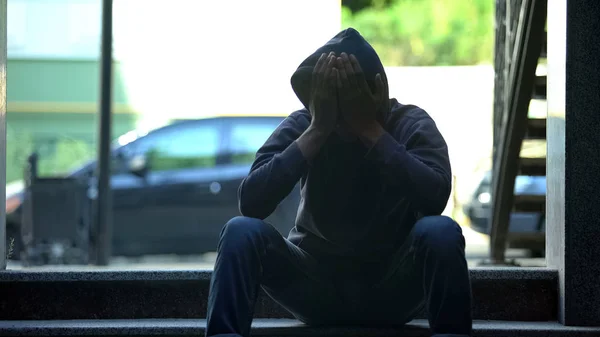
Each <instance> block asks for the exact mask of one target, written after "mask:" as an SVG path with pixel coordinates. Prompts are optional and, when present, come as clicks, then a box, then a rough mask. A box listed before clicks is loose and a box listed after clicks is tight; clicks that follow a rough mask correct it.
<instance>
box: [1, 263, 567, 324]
mask: <svg viewBox="0 0 600 337" xmlns="http://www.w3.org/2000/svg"><path fill="white" fill-rule="evenodd" d="M557 274H558V273H557V271H556V270H550V269H545V268H539V269H537V268H532V269H524V268H502V269H498V268H477V269H472V270H471V281H472V282H471V283H472V290H473V297H474V301H473V317H474V318H475V319H492V320H506V321H556V320H557V305H558V290H557V289H558V276H557ZM210 276H211V272H210V271H202V270H196V271H193V270H190V271H59V272H49V271H4V272H0V298H1V299H2V301H0V320H50V319H51V320H61V319H62V320H67V319H150V318H153V319H163V318H184V319H194V318H203V317H206V301H207V298H208V286H209V281H210ZM255 317H257V318H292V317H291V315H290V314H289V313H288V312H287V311H286V310H284V309H283V308H281V307H280V306H279V305H278V304H277V303H275V302H274V301H273V300H271V299H270V298H269V297H268V296H266V295H265V294H264V293H263V294H261V296H260V297H259V299H258V303H257V307H256V311H255ZM425 317H426V315H425V314H422V315H421V316H420V318H425Z"/></svg>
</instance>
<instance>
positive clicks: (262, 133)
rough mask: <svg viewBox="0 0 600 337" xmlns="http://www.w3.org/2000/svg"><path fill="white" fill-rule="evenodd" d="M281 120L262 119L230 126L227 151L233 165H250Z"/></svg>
mask: <svg viewBox="0 0 600 337" xmlns="http://www.w3.org/2000/svg"><path fill="white" fill-rule="evenodd" d="M279 123H281V120H279V119H276V118H273V119H263V120H255V121H251V120H246V121H239V122H236V123H235V124H233V125H232V126H231V132H230V139H229V150H230V152H231V161H232V163H234V164H251V163H252V162H253V161H254V158H255V156H256V151H258V149H260V147H261V146H263V144H264V143H265V142H266V141H267V139H268V138H269V136H271V134H272V133H273V131H275V129H276V128H277V126H279Z"/></svg>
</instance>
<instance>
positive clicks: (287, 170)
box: [238, 114, 308, 219]
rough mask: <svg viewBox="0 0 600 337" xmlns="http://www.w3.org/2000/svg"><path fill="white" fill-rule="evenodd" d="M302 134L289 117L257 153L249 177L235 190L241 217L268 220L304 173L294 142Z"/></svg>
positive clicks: (303, 160) (305, 168) (301, 157)
mask: <svg viewBox="0 0 600 337" xmlns="http://www.w3.org/2000/svg"><path fill="white" fill-rule="evenodd" d="M303 131H304V130H302V127H301V126H300V125H299V123H298V121H297V120H296V117H295V116H294V115H293V114H292V115H290V116H289V117H287V118H286V119H285V120H284V121H283V122H282V123H281V124H280V125H279V126H278V127H277V129H276V130H275V131H274V132H273V134H272V135H271V136H270V137H269V139H268V140H267V141H266V142H265V144H264V145H263V146H262V147H261V148H260V149H259V150H258V152H257V153H256V158H255V160H254V163H253V164H252V167H251V168H250V173H249V174H248V176H247V177H246V178H245V179H244V180H243V181H242V184H241V185H240V187H239V189H238V202H239V209H240V213H241V214H242V215H243V216H247V217H252V218H258V219H265V218H267V217H268V216H269V215H271V213H273V211H274V210H275V208H276V207H277V206H278V205H279V203H280V202H281V201H282V200H283V199H284V198H285V197H286V196H287V195H288V194H290V192H291V191H292V189H293V188H294V186H295V185H296V183H297V182H298V181H299V180H300V178H301V177H302V175H303V174H304V173H305V172H306V171H307V169H308V163H307V161H306V159H305V158H304V155H303V154H302V152H301V151H300V148H299V147H298V145H297V144H296V142H295V140H296V139H298V137H300V135H301V134H302V132H303Z"/></svg>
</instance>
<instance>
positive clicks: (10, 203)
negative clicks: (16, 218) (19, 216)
mask: <svg viewBox="0 0 600 337" xmlns="http://www.w3.org/2000/svg"><path fill="white" fill-rule="evenodd" d="M19 206H21V198H19V197H18V196H11V197H8V198H6V214H8V213H12V212H14V211H15V210H16V209H17V208H18V207H19Z"/></svg>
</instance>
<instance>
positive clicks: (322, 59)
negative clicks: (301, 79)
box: [313, 53, 327, 74]
mask: <svg viewBox="0 0 600 337" xmlns="http://www.w3.org/2000/svg"><path fill="white" fill-rule="evenodd" d="M326 59H327V54H325V53H323V54H321V56H320V57H319V60H318V61H317V64H315V67H314V68H313V74H316V73H318V72H319V71H320V70H321V68H323V65H324V64H325V60H326Z"/></svg>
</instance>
